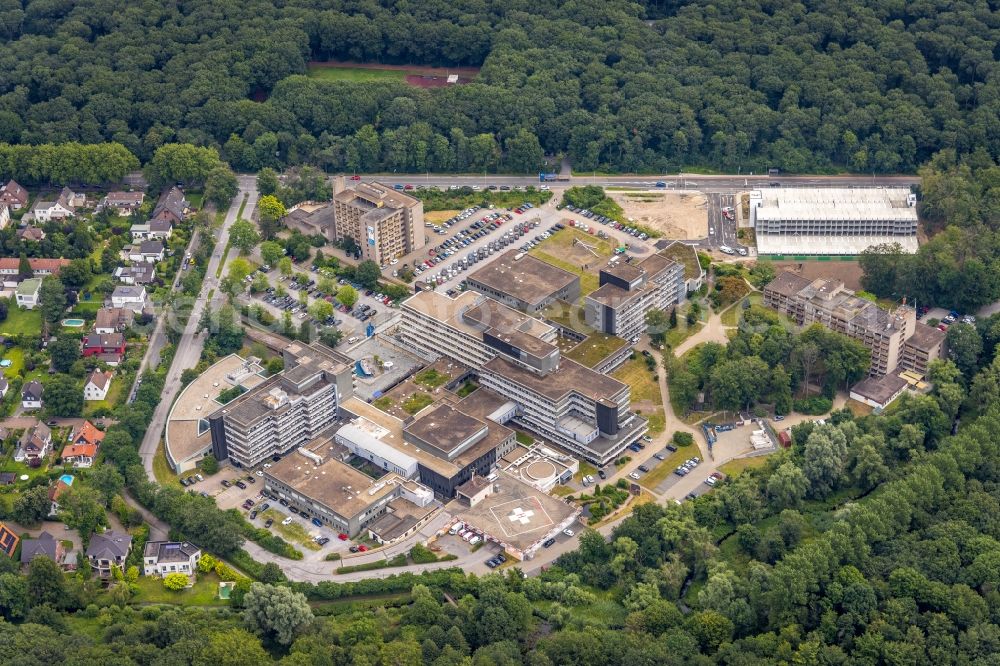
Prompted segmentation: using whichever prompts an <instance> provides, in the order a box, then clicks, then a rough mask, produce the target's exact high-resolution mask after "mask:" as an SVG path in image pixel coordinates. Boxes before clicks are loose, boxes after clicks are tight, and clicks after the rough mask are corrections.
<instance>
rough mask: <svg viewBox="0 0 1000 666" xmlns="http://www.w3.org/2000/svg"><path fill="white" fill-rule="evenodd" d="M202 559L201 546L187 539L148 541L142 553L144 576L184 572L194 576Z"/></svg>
mask: <svg viewBox="0 0 1000 666" xmlns="http://www.w3.org/2000/svg"><path fill="white" fill-rule="evenodd" d="M200 559H201V548H198V546H196V545H194V544H193V543H189V542H187V541H182V542H178V541H147V542H146V549H145V550H144V551H143V553H142V573H143V575H144V576H166V575H167V574H172V573H182V574H187V575H188V576H193V575H194V573H195V572H196V571H197V567H198V560H200Z"/></svg>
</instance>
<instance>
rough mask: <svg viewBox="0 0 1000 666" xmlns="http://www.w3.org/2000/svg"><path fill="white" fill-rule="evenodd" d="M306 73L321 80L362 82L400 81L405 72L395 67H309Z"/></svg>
mask: <svg viewBox="0 0 1000 666" xmlns="http://www.w3.org/2000/svg"><path fill="white" fill-rule="evenodd" d="M307 75H308V76H309V77H310V78H313V79H320V80H322V81H348V82H351V83H363V82H366V81H402V80H403V79H404V78H406V72H404V71H401V70H396V69H368V68H363V67H320V66H315V65H314V66H312V67H309V69H308V71H307Z"/></svg>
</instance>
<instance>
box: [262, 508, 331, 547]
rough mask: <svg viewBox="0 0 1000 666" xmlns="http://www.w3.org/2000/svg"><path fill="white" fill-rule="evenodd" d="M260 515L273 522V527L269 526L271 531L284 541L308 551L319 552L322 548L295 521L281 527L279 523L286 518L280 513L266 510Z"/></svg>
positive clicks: (275, 510)
mask: <svg viewBox="0 0 1000 666" xmlns="http://www.w3.org/2000/svg"><path fill="white" fill-rule="evenodd" d="M260 515H261V517H262V518H264V519H267V518H271V519H272V520H274V525H272V526H271V529H273V530H274V531H276V532H277V533H278V534H280V535H281V537H282V538H284V539H285V541H290V542H293V543H297V544H299V545H300V546H302V547H304V548H308V549H309V550H319V549H320V548H322V546H320V545H319V544H318V543H316V542H315V541H313V540H312V537H311V536H309V533H308V532H306V529H305V528H304V527H302V525H300V524H299V523H298V522H297V521H295V520H293V521H292V522H290V523H289V524H287V525H282V524H281V521H283V520H284V519H285V518H287V517H288V516H287V515H285V514H283V513H281V512H280V511H278V510H277V509H268V510H267V511H265V512H264V513H262V514H260Z"/></svg>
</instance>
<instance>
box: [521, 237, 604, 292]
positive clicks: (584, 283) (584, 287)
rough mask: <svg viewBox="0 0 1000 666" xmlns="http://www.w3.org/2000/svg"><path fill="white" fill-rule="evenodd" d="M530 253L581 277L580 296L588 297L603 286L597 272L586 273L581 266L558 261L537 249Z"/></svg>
mask: <svg viewBox="0 0 1000 666" xmlns="http://www.w3.org/2000/svg"><path fill="white" fill-rule="evenodd" d="M530 253H531V255H532V256H533V257H537V258H538V259H541V260H542V261H544V262H545V263H547V264H551V265H552V266H555V267H556V268H561V269H563V270H564V271H569V272H570V273H573V274H575V275H579V276H580V295H581V296H586V295H587V294H589V293H591V292H594V291H597V288H598V287H599V286H601V285H600V278H599V277H598V275H597V273H596V272H594V273H592V272H590V271H589V270H588V271H585V270H583V269H582V268H581V267H580V266H577V265H576V264H571V263H570V262H568V261H563V260H562V259H556V258H555V257H553V256H552V255H551V254H548V253H547V252H542V251H541V250H540V249H539V248H537V247H536V248H535V249H533V250H531V251H530Z"/></svg>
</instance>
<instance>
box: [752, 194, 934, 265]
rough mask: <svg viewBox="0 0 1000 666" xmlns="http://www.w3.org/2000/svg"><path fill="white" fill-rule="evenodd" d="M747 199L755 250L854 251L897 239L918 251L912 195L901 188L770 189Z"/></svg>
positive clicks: (781, 252)
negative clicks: (755, 242)
mask: <svg viewBox="0 0 1000 666" xmlns="http://www.w3.org/2000/svg"><path fill="white" fill-rule="evenodd" d="M753 194H754V196H752V197H751V199H750V204H751V205H750V226H752V227H754V230H755V233H756V237H757V252H758V253H759V254H762V255H767V254H778V255H785V254H792V255H795V254H799V255H825V254H838V255H855V254H861V253H862V252H863V251H864V250H865V249H866V248H868V247H871V246H872V245H879V244H883V243H898V244H899V245H900V247H901V248H902V251H903V252H908V253H914V252H916V251H917V209H916V205H917V198H916V195H914V194H912V193H911V192H910V191H909V190H908V189H905V188H882V187H879V188H864V187H861V188H852V189H848V188H835V187H823V188H808V187H792V188H772V189H766V190H760V191H755V192H754V193H753Z"/></svg>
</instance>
